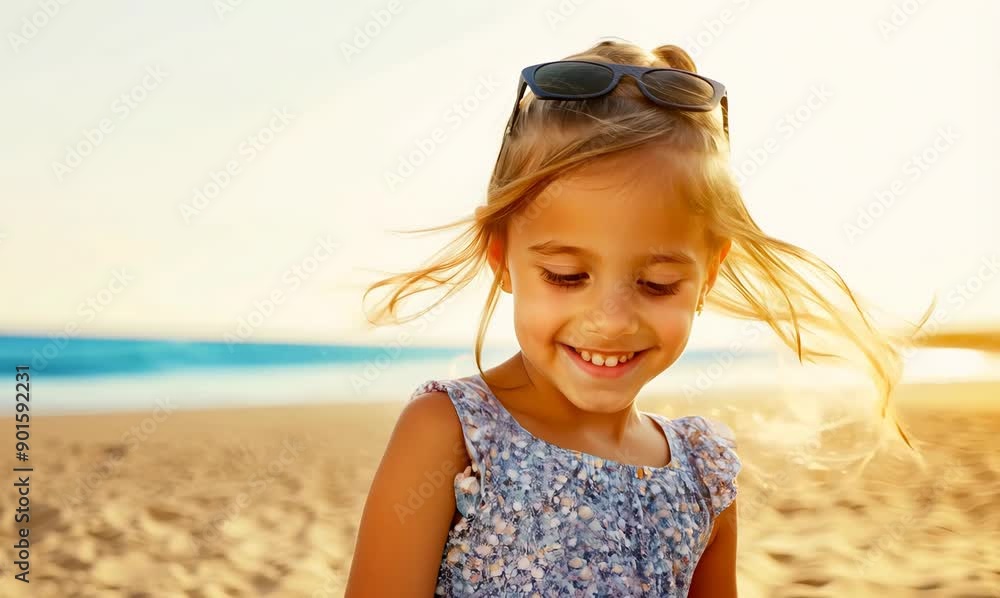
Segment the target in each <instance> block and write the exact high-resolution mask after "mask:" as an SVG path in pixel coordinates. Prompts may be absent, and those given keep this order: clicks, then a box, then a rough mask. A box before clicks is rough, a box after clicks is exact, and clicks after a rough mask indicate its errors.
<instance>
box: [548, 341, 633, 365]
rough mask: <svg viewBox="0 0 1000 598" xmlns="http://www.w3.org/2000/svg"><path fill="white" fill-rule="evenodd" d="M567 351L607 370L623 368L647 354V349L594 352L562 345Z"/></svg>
mask: <svg viewBox="0 0 1000 598" xmlns="http://www.w3.org/2000/svg"><path fill="white" fill-rule="evenodd" d="M562 345H563V346H565V347H566V348H567V349H569V350H571V351H573V352H575V353H576V354H577V355H578V356H579V357H580V359H582V360H583V361H585V362H587V363H590V364H593V365H595V366H599V367H605V368H616V367H621V366H622V365H623V364H626V363H628V362H629V361H630V360H632V359H635V357H636V356H637V355H642V354H643V353H645V352H646V349H642V350H639V351H617V352H612V351H592V350H589V349H580V348H577V347H574V346H572V345H567V344H566V343H562Z"/></svg>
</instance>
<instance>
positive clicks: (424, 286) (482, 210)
mask: <svg viewBox="0 0 1000 598" xmlns="http://www.w3.org/2000/svg"><path fill="white" fill-rule="evenodd" d="M572 58H581V59H582V58H589V59H594V60H599V61H603V62H614V63H621V64H632V65H640V66H663V67H672V68H680V69H684V70H688V71H692V72H697V71H696V69H695V64H694V62H693V61H692V59H691V57H690V56H689V55H688V54H687V52H685V51H684V50H683V49H681V48H679V47H677V46H673V45H664V46H660V47H658V48H656V49H655V50H653V51H652V52H648V51H646V50H644V49H642V48H640V47H638V46H636V45H634V44H631V43H628V42H624V41H602V42H600V43H598V44H597V45H595V46H593V47H591V48H589V49H587V50H586V51H584V52H581V53H578V54H575V55H573V56H569V57H567V59H572ZM654 146H655V147H656V148H667V149H668V151H669V152H670V154H669V156H670V160H671V163H670V168H669V170H670V174H671V175H676V173H678V172H679V173H680V174H681V176H679V177H678V176H671V177H670V178H669V180H668V183H669V184H673V185H680V186H682V187H683V188H682V189H680V191H681V193H682V196H683V197H686V198H687V199H688V201H689V202H690V205H691V208H692V209H693V210H694V211H695V212H696V213H698V214H699V215H700V216H701V217H702V218H703V219H704V221H705V223H706V226H707V234H708V237H709V239H710V241H711V242H712V244H714V246H715V247H718V246H719V245H720V244H721V243H722V242H724V241H725V240H727V239H728V240H731V242H732V244H731V249H730V251H729V253H728V255H727V257H726V259H725V261H724V262H723V263H722V265H721V268H720V270H719V276H718V279H717V282H716V284H715V287H714V288H713V289H712V292H711V293H710V294H709V296H708V298H707V302H706V308H708V309H713V310H715V311H717V312H719V313H722V314H724V315H728V316H731V317H735V318H740V319H748V320H758V321H762V322H765V323H767V325H768V326H769V327H770V328H771V329H772V330H773V331H774V333H775V334H776V335H777V337H778V338H779V339H781V341H782V342H783V343H784V344H786V345H787V346H788V347H790V348H791V349H792V350H793V351H795V353H796V355H797V356H798V359H799V361H800V362H805V361H811V362H818V361H828V360H842V359H848V360H850V361H851V362H853V363H855V364H857V365H858V366H860V367H862V368H864V369H865V370H866V371H867V373H868V374H869V376H870V378H871V379H872V381H873V382H874V383H875V385H876V387H877V389H878V392H879V395H880V399H881V400H880V416H881V417H882V418H883V420H884V418H885V417H886V416H887V415H889V416H890V417H891V418H892V419H891V423H892V424H893V425H894V428H895V430H896V431H897V432H898V433H899V436H900V437H901V438H902V439H903V441H904V442H905V443H906V445H907V446H909V447H910V448H913V446H912V444H911V443H910V440H909V438H908V437H907V434H906V433H905V432H904V431H903V428H902V427H901V425H900V424H899V422H898V420H896V419H895V416H894V415H893V414H892V412H891V410H890V409H889V397H890V395H891V393H892V390H893V388H894V387H895V385H896V383H897V382H898V380H899V377H900V374H901V363H902V359H901V353H902V351H901V349H902V345H903V344H904V343H905V342H906V338H909V337H911V336H912V334H911V335H907V337H901V338H892V337H890V336H889V335H887V334H885V333H883V332H880V331H878V330H877V329H876V328H875V327H874V325H873V324H872V322H871V320H870V318H869V316H868V315H867V313H866V311H865V309H863V308H862V306H861V304H860V302H859V301H858V299H857V298H856V297H855V295H854V293H852V291H851V289H850V288H849V287H848V286H847V284H846V283H845V282H844V281H843V279H842V278H841V277H840V275H839V274H838V273H837V272H836V271H835V270H834V269H833V268H832V267H831V266H829V265H828V264H826V263H825V262H824V261H822V260H821V259H820V258H818V257H816V256H815V255H813V254H812V253H810V252H808V251H806V250H805V249H802V248H800V247H797V246H795V245H793V244H791V243H788V242H785V241H782V240H780V239H776V238H774V237H772V236H769V235H767V234H766V233H765V232H764V231H762V230H761V228H760V227H759V226H758V225H757V223H756V222H754V220H753V218H752V217H751V216H750V214H749V213H748V211H747V209H746V206H745V205H744V203H743V198H742V195H741V193H740V190H739V188H738V185H737V183H736V180H735V178H734V176H733V173H732V171H731V169H730V166H729V147H728V142H727V140H726V138H725V135H724V133H723V130H722V125H721V119H719V118H718V116H717V114H716V113H714V112H691V111H678V110H666V109H663V108H661V107H658V106H656V105H655V104H653V103H652V102H649V101H648V100H646V99H645V98H644V97H643V96H642V94H641V92H640V91H639V89H638V88H637V87H636V86H635V85H634V83H633V82H632V81H631V80H630V79H628V78H625V79H623V80H622V82H621V83H620V84H619V85H618V87H617V88H616V89H615V90H614V91H613V92H611V93H610V94H608V95H606V96H604V97H601V98H597V99H589V100H585V101H552V100H546V101H538V100H535V98H534V97H533V96H532V94H531V93H530V90H528V91H527V92H526V95H525V98H524V99H522V101H521V113H520V115H519V120H518V121H517V123H516V125H515V127H514V129H513V130H512V131H511V133H510V136H509V138H508V139H507V143H506V146H505V148H504V151H503V153H502V155H501V156H500V157H499V159H498V160H497V163H496V166H495V167H494V170H493V174H492V177H491V179H490V182H489V188H488V191H487V199H486V204H485V205H483V206H480V207H479V208H477V209H476V210H475V213H474V215H472V216H469V217H466V218H463V219H461V220H458V221H456V222H452V223H449V224H444V225H441V226H435V227H431V228H424V229H417V230H414V231H412V232H431V231H439V230H444V229H449V228H453V227H458V226H464V227H465V229H464V230H463V232H462V234H461V235H460V236H458V237H457V238H456V239H454V240H453V241H452V242H451V243H450V244H448V245H447V246H445V247H444V248H443V249H442V250H441V251H439V252H438V253H437V254H435V255H434V256H433V257H432V258H431V260H430V261H429V263H428V264H427V265H426V266H424V267H422V268H420V269H417V270H414V271H412V272H405V273H401V274H395V275H393V276H390V277H388V278H385V279H382V280H379V281H378V282H375V283H374V284H372V285H371V286H370V287H369V288H368V289H367V290H366V292H365V294H364V299H367V297H368V294H369V293H371V292H373V291H375V290H377V289H379V288H382V287H389V288H390V289H391V293H390V294H389V296H388V298H387V300H385V301H384V302H382V303H381V304H380V305H379V306H377V307H376V309H374V310H373V311H372V312H371V314H370V316H369V321H370V322H371V323H373V324H376V325H379V324H385V323H391V322H396V323H404V322H408V321H411V320H414V319H416V318H419V317H420V316H422V315H423V314H425V313H427V312H428V311H430V310H431V309H433V308H434V307H435V306H436V305H438V304H440V303H441V302H442V301H445V300H447V299H449V298H450V297H451V296H452V295H454V294H455V293H456V292H458V291H459V290H460V289H462V288H463V287H464V286H465V285H467V284H468V283H469V282H471V281H472V280H474V279H475V277H476V276H477V275H478V274H479V273H480V271H481V270H482V269H483V267H484V265H486V264H487V261H488V260H487V252H488V247H489V242H490V239H492V238H493V237H494V236H499V237H500V238H504V237H505V236H506V231H507V230H508V229H509V227H510V226H512V225H513V226H516V225H518V220H517V219H518V218H519V217H523V214H524V212H525V209H526V208H528V207H529V206H531V204H532V202H533V201H534V200H535V198H536V197H538V196H539V194H540V193H541V192H542V191H543V190H545V189H546V188H547V187H549V186H550V185H553V184H556V185H558V184H559V181H558V179H559V178H560V177H562V176H564V175H566V174H568V173H569V172H570V171H571V170H573V169H577V168H580V167H582V166H586V165H588V164H593V163H595V162H596V161H598V160H601V159H605V158H609V157H612V156H621V155H623V153H625V152H628V151H631V150H639V151H643V150H647V149H649V148H652V147H654ZM665 170H666V169H665ZM503 274H504V272H503V266H502V265H501V267H499V268H498V269H497V271H496V272H495V275H494V278H493V282H492V284H491V286H490V290H489V293H488V296H487V300H486V305H485V307H484V309H483V312H482V317H481V319H480V322H479V329H478V332H477V335H476V343H475V359H476V366H477V368H478V370H479V372H480V373H481V374H482V373H483V370H482V363H481V359H482V348H483V340H484V336H485V333H486V329H487V326H488V324H489V321H490V318H491V316H492V315H493V311H494V309H495V307H496V304H497V301H498V299H499V296H500V292H501V288H500V284H501V279H502V277H503ZM441 286H446V287H449V288H448V291H447V292H446V293H445V294H444V295H443V296H442V297H440V298H439V299H438V300H437V301H436V302H434V304H432V305H431V306H429V307H427V308H425V309H423V310H420V311H418V312H416V313H414V314H410V315H408V316H402V317H400V316H399V307H400V304H401V302H403V301H404V300H406V299H407V298H409V297H411V296H413V295H416V294H418V293H422V292H425V291H429V290H432V289H436V288H439V287H441ZM364 299H363V301H364ZM929 315H930V310H928V313H927V315H925V317H924V320H923V321H926V318H927V317H928V316H929ZM923 321H921V322H920V323H919V324H917V327H918V328H919V326H920V325H922V323H923Z"/></svg>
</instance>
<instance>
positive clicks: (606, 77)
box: [500, 60, 729, 154]
mask: <svg viewBox="0 0 1000 598" xmlns="http://www.w3.org/2000/svg"><path fill="white" fill-rule="evenodd" d="M622 75H629V76H630V77H632V78H633V79H634V80H635V83H636V85H638V87H639V89H640V90H641V91H642V93H643V95H645V96H646V97H647V98H649V99H650V100H651V101H652V102H654V103H656V104H658V105H660V106H664V107H667V108H673V109H676V110H689V111H695V112H710V111H712V110H715V108H716V107H717V106H719V105H720V104H721V105H722V129H723V131H724V132H725V134H726V141H729V101H728V100H727V97H726V86H725V85H723V84H722V83H719V82H718V81H715V80H712V79H709V78H708V77H703V76H701V75H699V74H697V73H692V72H691V71H685V70H682V69H672V68H663V67H644V66H634V65H630V64H617V63H607V62H594V61H590V60H560V61H555V62H544V63H542V64H535V65H532V66H529V67H525V68H524V69H523V70H522V71H521V78H520V80H519V81H518V85H517V97H516V98H515V99H514V110H513V111H512V112H511V114H510V119H508V120H507V128H506V129H504V135H503V143H502V144H501V146H500V153H501V154H502V153H503V145H504V144H505V143H506V141H507V136H508V135H510V132H511V131H512V130H513V129H514V123H515V121H516V120H517V115H518V113H519V112H520V106H521V97H522V96H523V95H524V90H525V88H526V87H530V88H531V91H532V93H534V94H535V97H536V98H538V99H540V100H586V99H590V98H598V97H601V96H604V95H607V94H608V93H611V90H613V89H614V88H615V87H617V86H618V83H619V82H620V81H621V79H622Z"/></svg>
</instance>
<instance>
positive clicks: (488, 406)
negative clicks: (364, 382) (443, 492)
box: [410, 377, 499, 517]
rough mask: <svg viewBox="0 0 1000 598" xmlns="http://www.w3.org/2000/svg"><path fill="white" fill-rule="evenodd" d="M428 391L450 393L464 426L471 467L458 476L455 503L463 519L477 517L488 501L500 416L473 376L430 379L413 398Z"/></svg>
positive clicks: (417, 390)
mask: <svg viewBox="0 0 1000 598" xmlns="http://www.w3.org/2000/svg"><path fill="white" fill-rule="evenodd" d="M428 392H445V393H447V394H448V398H449V399H451V404H452V406H453V407H454V408H455V413H456V414H457V415H458V420H459V422H460V423H461V425H462V436H463V438H464V441H465V450H466V452H467V453H468V455H469V462H470V465H469V467H467V468H466V469H465V471H461V472H458V473H457V474H456V475H455V504H456V507H457V508H458V510H459V512H460V513H462V515H463V516H465V517H474V516H475V513H476V511H477V510H478V509H479V508H480V507H482V506H483V505H484V503H485V500H486V494H487V491H488V488H487V487H488V486H489V475H484V472H485V471H486V470H488V466H489V464H490V462H491V461H492V455H491V454H490V447H491V446H494V442H495V436H496V434H497V430H498V426H497V425H496V424H497V418H498V415H499V414H498V413H497V409H496V407H495V405H494V404H493V402H492V401H491V400H490V396H489V393H488V391H487V390H484V389H483V388H482V387H481V386H480V385H478V384H476V382H475V379H474V378H473V377H465V378H457V379H452V380H428V381H427V382H424V383H423V384H421V385H420V386H418V387H417V389H416V390H415V391H414V392H413V394H412V395H411V396H410V399H411V400H412V399H413V398H416V397H417V396H418V395H421V394H425V393H428Z"/></svg>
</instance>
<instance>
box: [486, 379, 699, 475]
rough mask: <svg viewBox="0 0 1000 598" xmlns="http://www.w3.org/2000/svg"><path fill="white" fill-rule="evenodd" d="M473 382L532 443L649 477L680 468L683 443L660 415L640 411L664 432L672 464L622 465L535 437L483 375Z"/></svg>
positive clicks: (590, 461)
mask: <svg viewBox="0 0 1000 598" xmlns="http://www.w3.org/2000/svg"><path fill="white" fill-rule="evenodd" d="M473 380H475V382H476V384H477V385H478V386H480V387H481V388H482V390H483V391H484V392H485V394H486V397H487V398H488V399H489V401H491V402H492V403H493V404H494V405H495V406H496V408H497V410H498V411H499V412H500V413H501V415H502V416H503V417H504V418H506V419H507V421H508V422H510V424H511V425H512V426H514V428H515V429H516V430H517V431H519V432H520V433H522V434H524V435H525V436H527V437H528V438H530V439H531V441H532V442H535V443H538V444H541V445H543V446H546V447H548V448H550V449H551V450H554V451H558V452H560V453H564V454H567V455H572V456H575V457H577V458H579V459H582V460H585V461H587V462H589V463H591V464H595V462H597V461H599V462H601V463H603V464H605V465H610V466H612V467H619V468H623V469H627V470H629V471H631V472H633V473H636V474H638V472H639V470H644V471H645V473H646V474H647V475H649V474H651V473H655V472H662V471H675V470H677V469H679V468H680V454H679V453H678V451H679V450H680V444H681V443H680V442H679V441H678V440H677V437H676V435H675V434H674V430H673V427H672V426H670V425H669V423H668V422H667V421H666V419H665V418H664V417H662V416H660V415H657V414H653V413H645V412H642V411H640V413H642V414H644V415H646V416H648V417H649V418H650V419H652V420H653V422H654V423H656V424H657V425H658V426H659V427H660V429H661V430H662V431H663V435H664V436H665V437H666V439H667V447H669V449H670V462H669V463H667V464H666V465H664V466H662V467H654V466H652V465H635V464H632V463H622V462H620V461H615V460H614V459H607V458H605V457H599V456H597V455H594V454H591V453H585V452H583V451H578V450H575V449H569V448H566V447H562V446H559V445H558V444H553V443H551V442H549V441H547V440H545V439H543V438H539V437H538V436H535V435H534V434H532V433H531V432H530V431H529V430H528V429H527V428H525V427H524V426H522V425H521V422H519V421H517V418H516V417H514V414H513V413H511V412H510V411H508V410H507V408H506V407H505V406H504V404H503V403H501V402H500V399H499V398H497V396H496V394H494V392H493V389H491V388H490V385H489V384H487V383H486V380H484V379H483V376H482V375H481V374H475V375H474V376H473Z"/></svg>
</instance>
